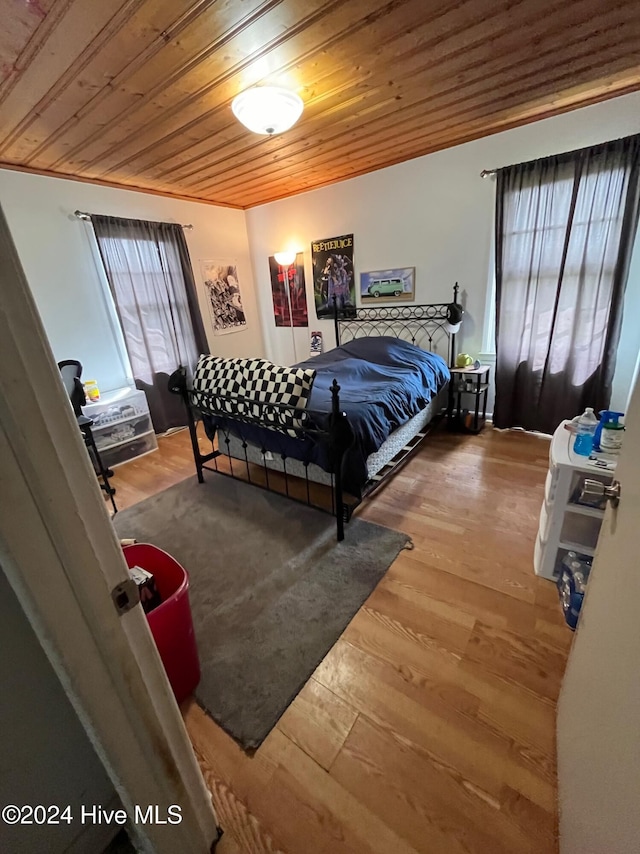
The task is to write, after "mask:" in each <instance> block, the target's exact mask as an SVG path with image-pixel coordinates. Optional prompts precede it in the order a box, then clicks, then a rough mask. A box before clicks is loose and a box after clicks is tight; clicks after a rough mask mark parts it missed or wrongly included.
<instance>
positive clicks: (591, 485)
mask: <svg viewBox="0 0 640 854" xmlns="http://www.w3.org/2000/svg"><path fill="white" fill-rule="evenodd" d="M580 499H581V500H582V501H584V502H585V504H597V503H598V502H600V501H602V499H604V500H605V501H610V502H611V506H612V507H617V506H618V504H620V481H619V480H614V481H612V483H611V484H610V485H609V486H607V485H606V484H604V483H602V482H601V481H599V480H591V479H590V478H587V479H586V480H585V482H584V485H583V487H582V491H581V492H580Z"/></svg>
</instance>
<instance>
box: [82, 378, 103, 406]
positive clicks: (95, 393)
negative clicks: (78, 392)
mask: <svg viewBox="0 0 640 854" xmlns="http://www.w3.org/2000/svg"><path fill="white" fill-rule="evenodd" d="M84 393H85V394H86V396H87V400H88V401H89V403H97V402H98V401H99V400H100V389H99V388H98V383H97V382H96V381H95V380H85V382H84Z"/></svg>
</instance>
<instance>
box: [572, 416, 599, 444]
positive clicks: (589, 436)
mask: <svg viewBox="0 0 640 854" xmlns="http://www.w3.org/2000/svg"><path fill="white" fill-rule="evenodd" d="M597 426H598V419H597V418H596V415H595V412H594V411H593V409H592V408H591V407H590V406H588V407H587V408H586V409H585V411H584V412H583V413H582V415H581V416H580V418H578V420H577V422H576V438H575V441H574V443H573V450H574V452H575V453H576V454H580V456H582V457H588V456H589V454H590V453H591V451H592V450H593V437H594V435H595V432H596V427H597Z"/></svg>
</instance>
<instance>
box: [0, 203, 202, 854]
mask: <svg viewBox="0 0 640 854" xmlns="http://www.w3.org/2000/svg"><path fill="white" fill-rule="evenodd" d="M0 281H1V282H2V300H1V301H0V557H1V559H2V570H3V571H4V573H5V575H6V576H7V579H8V580H9V583H10V585H11V587H12V588H13V590H14V591H15V593H16V596H17V598H18V600H19V602H20V605H21V607H22V610H23V611H24V613H25V614H26V616H27V618H28V620H29V622H30V623H31V625H32V627H33V629H34V631H35V633H36V635H37V637H38V640H39V641H40V644H41V646H42V648H43V649H44V651H45V653H46V654H47V656H48V658H49V661H50V662H51V664H52V666H53V669H54V670H55V672H56V674H57V676H58V678H59V680H60V682H61V683H62V685H63V687H64V689H65V692H66V694H67V696H68V697H69V699H70V700H71V703H72V705H73V706H74V709H75V711H76V713H77V715H78V717H79V719H80V721H81V723H82V724H83V726H84V728H85V730H86V732H87V734H88V735H89V738H90V740H91V742H92V744H93V746H94V747H95V750H96V752H97V754H98V756H99V757H100V759H101V761H102V763H103V765H104V767H105V769H106V770H107V773H108V775H109V777H110V778H111V780H112V782H113V784H114V786H115V788H116V791H117V792H118V794H119V796H120V798H121V800H122V803H123V805H124V807H125V808H126V810H127V813H128V815H129V817H130V822H131V825H130V831H131V833H132V836H133V841H134V842H135V844H136V846H137V848H138V850H141V851H145V852H150V854H151V852H153V854H156V852H157V854H164V853H165V852H166V854H176V852H181V854H205V853H206V854H208V852H209V851H210V850H211V849H212V845H213V844H214V843H215V841H216V840H217V837H218V831H217V828H216V820H215V815H214V812H213V808H212V804H211V796H210V794H209V793H208V791H207V790H206V787H205V784H204V780H203V778H202V775H201V774H200V770H199V768H198V764H197V762H196V759H195V756H194V754H193V750H192V748H191V745H190V743H189V740H188V737H187V733H186V730H185V728H184V725H183V722H182V718H181V717H180V712H179V709H178V707H177V706H176V703H175V700H174V699H173V694H172V692H171V688H170V686H169V683H168V681H167V678H166V675H165V673H164V669H163V667H162V663H161V661H160V658H159V656H158V653H157V650H156V648H155V644H154V642H153V638H152V637H151V634H150V632H149V628H148V626H147V622H146V619H145V617H144V614H143V612H142V608H141V606H140V605H136V606H135V607H133V608H131V609H130V610H129V611H127V612H125V613H122V609H117V608H116V604H115V603H114V601H113V599H112V591H113V590H114V588H116V586H117V585H118V584H120V583H121V582H124V581H126V580H127V578H128V572H127V568H126V564H125V561H124V557H123V554H122V549H121V548H120V545H119V542H118V540H117V538H116V535H115V532H114V530H113V526H112V525H111V523H110V521H109V518H108V516H107V512H106V509H105V506H104V501H103V498H102V494H101V492H100V488H99V486H98V484H97V481H96V478H95V475H94V473H93V469H92V467H91V464H90V462H89V458H88V455H87V453H86V450H85V448H84V443H83V441H82V439H81V437H80V432H79V430H78V427H77V424H76V422H75V418H74V417H73V413H72V410H71V407H70V406H69V401H68V398H67V395H66V392H65V391H64V388H63V385H62V380H61V377H60V372H59V371H58V368H57V365H56V363H55V361H54V359H53V355H52V353H51V350H50V348H49V345H48V342H47V339H46V336H45V333H44V330H43V328H42V324H41V322H40V318H39V316H38V313H37V311H36V309H35V306H34V303H33V299H32V297H31V293H30V291H29V288H28V285H27V283H26V280H25V277H24V274H23V272H22V268H21V266H20V263H19V260H18V257H17V255H16V252H15V247H14V245H13V241H12V239H11V235H10V233H9V230H8V227H7V224H6V220H5V219H4V216H3V215H2V212H1V211H0ZM42 714H46V709H43V710H42ZM55 801H56V798H55V792H52V800H51V802H52V803H55ZM136 806H137V807H138V808H140V809H141V812H140V813H137V811H136V809H135V808H136ZM149 807H151V812H149ZM170 807H173V808H174V809H173V810H172V811H171V813H169V808H170ZM156 810H157V811H156ZM169 815H170V816H171V821H169V820H168V816H169ZM178 817H179V821H177V820H176V819H177V818H178ZM158 819H160V820H158ZM73 820H76V821H79V818H78V817H77V816H76V817H75V818H74V819H73Z"/></svg>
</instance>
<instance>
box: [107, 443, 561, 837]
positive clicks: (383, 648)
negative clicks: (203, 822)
mask: <svg viewBox="0 0 640 854" xmlns="http://www.w3.org/2000/svg"><path fill="white" fill-rule="evenodd" d="M548 450H549V446H548V442H547V441H546V440H545V439H543V438H538V437H534V436H531V435H526V434H523V433H500V432H498V431H494V430H491V429H487V430H485V432H484V433H482V434H481V435H479V436H477V437H474V436H458V435H451V434H447V433H445V432H441V433H436V434H435V435H433V436H432V437H431V438H430V439H429V440H428V442H427V444H426V445H425V446H424V447H423V448H422V449H421V450H420V451H419V453H418V454H417V455H416V456H415V457H414V458H413V459H412V460H411V461H410V462H409V463H408V464H407V465H406V467H405V468H404V469H403V470H402V471H401V472H400V473H399V474H398V475H396V477H395V478H394V479H393V480H392V481H391V482H390V483H389V484H388V485H387V486H386V487H385V488H384V489H382V490H381V491H380V492H379V493H378V494H377V495H376V497H375V498H374V499H373V500H372V501H370V502H369V503H367V504H365V505H364V507H363V509H362V510H361V515H362V517H363V518H366V519H369V520H371V521H373V522H378V523H380V524H383V525H388V526H390V527H393V528H398V529H400V530H402V531H405V532H407V533H408V534H410V535H411V537H412V538H413V542H414V548H413V550H412V551H404V552H401V554H400V556H399V557H398V558H397V560H396V561H395V563H394V564H393V565H392V567H391V568H390V570H389V571H388V573H387V574H386V576H385V577H384V579H383V580H382V582H381V583H380V584H379V585H378V587H377V588H376V590H375V591H374V592H373V593H372V595H371V596H370V597H369V599H368V600H367V601H366V602H365V604H364V605H363V607H362V608H361V609H360V611H359V612H358V614H357V615H356V617H355V618H354V619H353V621H352V622H351V623H350V625H349V626H348V627H347V629H346V630H345V632H344V634H343V635H342V636H341V638H340V639H339V640H338V642H337V643H336V644H335V646H334V647H333V649H332V650H331V651H330V652H329V654H328V655H327V656H326V658H325V659H324V661H323V662H322V663H321V664H320V665H319V667H318V668H317V670H316V671H315V673H314V675H313V677H312V678H311V679H310V680H309V682H308V683H307V684H306V686H305V687H304V689H303V690H302V691H301V693H300V694H299V695H298V697H297V698H296V699H295V701H294V702H293V703H292V704H291V706H290V707H289V708H288V709H287V711H286V712H285V714H284V715H283V717H282V718H281V719H280V721H279V723H278V725H277V726H276V727H275V729H274V730H273V731H272V732H271V734H270V735H269V736H268V738H267V739H266V741H265V742H264V743H263V745H262V746H261V747H260V749H259V750H258V751H257V752H256V753H255V755H253V756H248V755H246V754H245V753H244V752H243V751H242V750H241V749H240V748H239V747H238V746H237V745H236V743H235V742H234V741H233V740H232V739H231V738H229V736H227V735H226V734H225V733H224V732H223V731H222V730H221V729H220V728H219V727H217V726H216V724H214V723H213V721H212V720H211V719H210V718H208V717H207V716H206V715H205V714H204V713H203V712H202V711H201V710H200V709H199V707H198V706H197V705H196V704H195V703H187V704H186V706H185V708H184V715H185V721H186V724H187V728H188V730H189V733H190V736H191V739H192V741H193V744H194V748H195V750H196V753H197V755H198V758H199V760H200V763H201V766H202V768H203V771H204V774H205V778H206V780H207V783H208V785H209V788H210V789H211V792H212V793H213V797H214V801H215V804H216V807H217V810H218V816H219V820H220V823H221V825H222V827H223V828H224V829H225V833H226V836H225V839H224V840H223V843H222V844H221V846H220V848H219V850H220V851H221V852H222V854H237V852H246V854H266V852H269V854H274V852H283V854H341V852H345V854H346V852H353V854H360V852H380V854H382V852H384V854H389V852H393V854H412V852H429V854H440V852H443V854H450V852H452V854H453V852H483V854H486V852H491V854H498V852H509V853H510V854H511V852H514V853H515V852H518V854H520V852H532V854H533V852H535V854H547V852H555V851H556V850H557V841H556V765H555V706H556V700H557V697H558V692H559V688H560V682H561V679H562V675H563V672H564V667H565V662H566V657H567V654H568V651H569V647H570V644H571V639H572V634H571V632H570V631H569V630H568V629H567V628H566V626H565V625H564V622H563V620H562V618H561V614H560V609H559V606H558V602H557V593H556V590H555V587H554V585H552V584H551V583H549V582H547V581H544V580H542V579H538V578H536V577H535V576H534V574H533V569H532V552H533V542H534V537H535V532H536V529H537V522H538V513H539V508H540V504H541V501H542V494H543V484H544V478H545V473H546V470H547V465H548ZM192 472H193V468H192V461H191V453H190V449H189V443H188V435H187V434H186V433H179V434H176V435H174V436H172V437H170V438H166V439H160V451H159V452H158V453H157V454H152V455H150V456H148V457H145V458H144V459H141V460H139V461H135V462H132V463H129V464H127V465H126V466H122V467H120V468H118V469H117V470H116V477H115V478H114V485H115V486H116V487H117V488H118V495H117V498H118V504H119V506H120V507H124V506H126V505H127V504H129V503H134V502H135V501H138V500H140V499H141V498H143V497H144V496H145V495H148V494H151V493H152V492H155V491H158V490H160V489H164V488H166V487H167V486H169V485H170V484H171V483H174V482H176V481H178V480H180V479H181V478H182V477H184V476H188V475H191V474H192ZM210 476H211V477H213V476H214V475H210ZM347 536H348V532H347Z"/></svg>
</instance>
